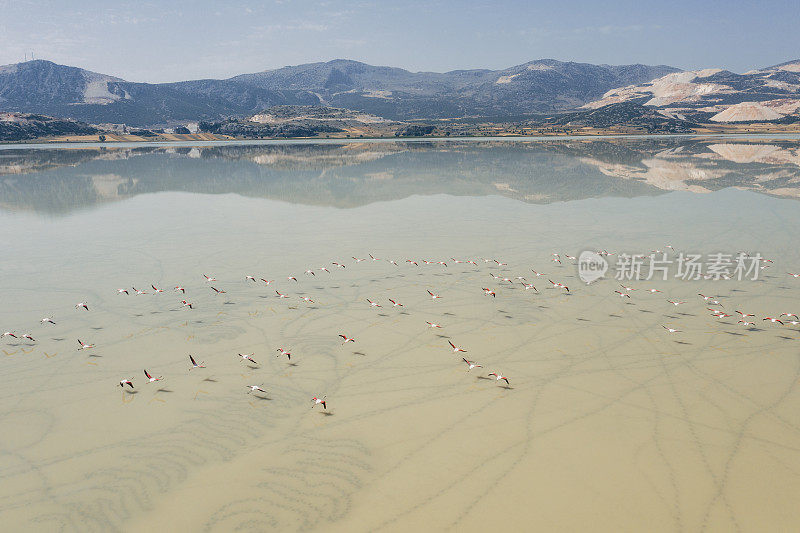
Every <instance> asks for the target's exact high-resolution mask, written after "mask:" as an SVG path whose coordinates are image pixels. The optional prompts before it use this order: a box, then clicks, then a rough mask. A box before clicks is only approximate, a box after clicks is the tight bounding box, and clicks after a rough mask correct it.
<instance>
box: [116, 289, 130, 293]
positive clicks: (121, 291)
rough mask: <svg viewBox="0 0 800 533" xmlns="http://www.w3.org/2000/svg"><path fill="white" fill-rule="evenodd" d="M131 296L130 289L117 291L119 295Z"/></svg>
mask: <svg viewBox="0 0 800 533" xmlns="http://www.w3.org/2000/svg"><path fill="white" fill-rule="evenodd" d="M123 293H124V294H130V293H129V292H128V289H117V294H123Z"/></svg>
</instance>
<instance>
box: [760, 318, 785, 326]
mask: <svg viewBox="0 0 800 533" xmlns="http://www.w3.org/2000/svg"><path fill="white" fill-rule="evenodd" d="M762 320H769V321H770V322H772V323H773V324H774V323H775V322H777V323H778V324H780V325H781V326H783V325H784V324H783V322H782V321H781V320H780V319H778V318H772V317H769V316H768V317H765V318H762Z"/></svg>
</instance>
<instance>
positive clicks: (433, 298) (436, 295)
mask: <svg viewBox="0 0 800 533" xmlns="http://www.w3.org/2000/svg"><path fill="white" fill-rule="evenodd" d="M428 294H430V295H431V300H436V299H438V298H441V296H439V295H438V294H433V293H432V292H431V291H428Z"/></svg>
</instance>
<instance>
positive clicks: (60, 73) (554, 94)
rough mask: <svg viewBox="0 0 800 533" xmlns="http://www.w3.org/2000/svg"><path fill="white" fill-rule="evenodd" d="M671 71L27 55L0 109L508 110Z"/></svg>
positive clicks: (122, 112) (193, 114)
mask: <svg viewBox="0 0 800 533" xmlns="http://www.w3.org/2000/svg"><path fill="white" fill-rule="evenodd" d="M677 70H678V69H675V68H672V67H667V66H647V65H625V66H610V65H590V64H587V63H572V62H561V61H555V60H552V59H543V60H539V61H532V62H529V63H525V64H523V65H518V66H515V67H511V68H509V69H504V70H495V71H493V70H456V71H451V72H446V73H435V72H409V71H407V70H403V69H399V68H392V67H378V66H372V65H367V64H365V63H359V62H357V61H349V60H334V61H329V62H327V63H311V64H306V65H299V66H292V67H284V68H281V69H275V70H268V71H264V72H259V73H254V74H244V75H240V76H236V77H234V78H230V79H227V80H212V79H207V80H193V81H183V82H175V83H161V84H148V83H136V82H130V81H125V80H122V79H120V78H116V77H113V76H108V75H105V74H100V73H96V72H91V71H88V70H84V69H80V68H77V67H71V66H65V65H58V64H56V63H52V62H50V61H44V60H35V61H27V62H24V63H17V64H13V65H6V66H2V67H0V110H2V111H15V112H22V113H38V114H47V115H52V116H56V117H64V118H73V119H76V120H82V121H85V122H91V123H96V124H100V123H118V124H119V123H124V124H129V125H132V126H154V125H170V124H176V123H185V122H188V121H201V120H206V121H218V120H221V119H225V118H228V117H231V116H239V117H241V116H245V115H252V114H254V113H257V112H259V111H260V110H262V109H265V108H268V107H272V106H276V105H324V106H331V107H338V108H348V109H353V110H357V111H362V112H365V113H370V114H372V115H376V116H380V117H384V118H389V119H396V120H409V119H426V118H450V117H465V116H487V115H493V116H498V115H504V116H510V115H519V114H529V113H536V112H552V111H559V110H566V109H573V108H575V107H577V106H579V105H582V104H584V103H587V102H590V101H592V100H595V99H597V98H600V97H601V96H602V95H603V94H604V93H605V92H607V91H609V90H611V89H614V88H615V87H620V86H623V85H631V84H641V83H644V82H647V81H649V80H652V79H654V78H657V77H659V76H663V75H665V74H668V73H671V72H676V71H677Z"/></svg>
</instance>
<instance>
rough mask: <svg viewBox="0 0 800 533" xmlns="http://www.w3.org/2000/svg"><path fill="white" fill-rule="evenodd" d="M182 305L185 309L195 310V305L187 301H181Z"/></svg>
mask: <svg viewBox="0 0 800 533" xmlns="http://www.w3.org/2000/svg"><path fill="white" fill-rule="evenodd" d="M181 304H183V307H188V308H189V309H194V304H192V303H189V302H187V301H186V300H181Z"/></svg>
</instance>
